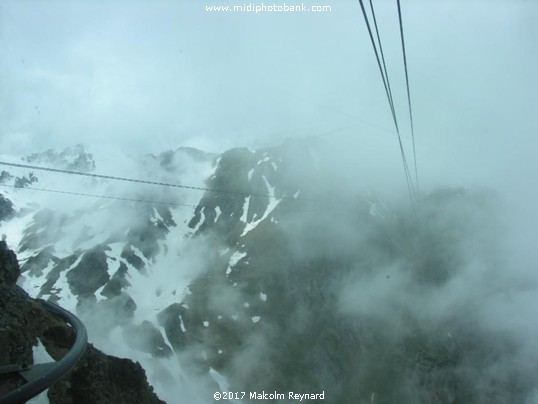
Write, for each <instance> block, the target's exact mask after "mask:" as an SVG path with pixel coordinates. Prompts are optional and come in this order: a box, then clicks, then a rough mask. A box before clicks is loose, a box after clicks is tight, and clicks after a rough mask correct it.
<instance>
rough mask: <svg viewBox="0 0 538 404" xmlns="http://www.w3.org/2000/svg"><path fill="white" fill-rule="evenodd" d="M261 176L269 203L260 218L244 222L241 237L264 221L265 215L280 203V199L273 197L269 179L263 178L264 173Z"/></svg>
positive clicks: (272, 188)
mask: <svg viewBox="0 0 538 404" xmlns="http://www.w3.org/2000/svg"><path fill="white" fill-rule="evenodd" d="M262 178H263V180H264V182H265V186H266V187H267V191H268V193H269V205H268V206H267V208H266V209H265V212H264V214H263V216H262V217H261V218H260V219H258V220H256V221H252V222H250V223H247V224H246V226H245V228H244V229H243V233H241V237H244V236H245V235H246V234H247V233H248V232H249V231H251V230H253V229H254V228H255V227H256V226H257V225H258V224H259V223H260V222H262V221H264V220H265V218H267V216H269V215H270V214H271V212H272V211H273V210H275V208H276V207H277V206H278V204H279V203H280V199H279V198H275V187H272V186H271V184H270V183H269V181H267V178H265V175H263V176H262Z"/></svg>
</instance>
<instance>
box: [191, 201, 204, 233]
mask: <svg viewBox="0 0 538 404" xmlns="http://www.w3.org/2000/svg"><path fill="white" fill-rule="evenodd" d="M204 210H205V206H204V207H202V209H200V215H201V217H200V220H199V221H198V223H196V226H195V227H194V229H192V230H191V234H194V233H196V232H197V231H198V229H199V228H200V226H201V225H202V223H204V221H205V213H204Z"/></svg>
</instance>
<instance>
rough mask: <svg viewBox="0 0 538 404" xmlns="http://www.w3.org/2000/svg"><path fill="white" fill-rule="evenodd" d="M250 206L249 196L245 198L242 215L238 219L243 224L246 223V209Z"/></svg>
mask: <svg viewBox="0 0 538 404" xmlns="http://www.w3.org/2000/svg"><path fill="white" fill-rule="evenodd" d="M249 205H250V195H249V196H247V197H246V198H245V204H244V205H243V214H242V215H241V217H240V218H239V220H241V221H242V222H243V223H246V222H247V213H248V207H249Z"/></svg>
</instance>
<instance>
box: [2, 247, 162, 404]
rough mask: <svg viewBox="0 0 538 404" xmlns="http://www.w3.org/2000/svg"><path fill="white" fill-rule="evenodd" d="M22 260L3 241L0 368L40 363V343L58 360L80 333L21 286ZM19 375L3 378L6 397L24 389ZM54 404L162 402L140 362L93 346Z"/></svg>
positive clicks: (55, 390)
mask: <svg viewBox="0 0 538 404" xmlns="http://www.w3.org/2000/svg"><path fill="white" fill-rule="evenodd" d="M19 273H20V270H19V265H18V262H17V258H16V256H15V254H14V253H13V251H11V250H9V249H8V248H7V245H6V243H5V241H0V352H1V353H2V356H1V357H0V366H2V365H13V364H18V365H20V366H27V365H31V364H33V362H34V358H33V347H34V346H36V345H37V343H38V341H39V342H40V343H41V344H42V345H43V346H44V347H45V349H46V350H47V352H48V354H49V355H50V356H51V357H52V358H54V359H56V360H58V359H60V358H61V357H62V356H63V355H64V354H65V353H66V352H67V351H68V350H69V349H70V347H71V346H72V344H73V342H74V332H73V330H72V328H71V327H70V326H69V325H68V324H66V323H65V322H64V321H63V320H61V319H59V318H58V317H56V316H55V315H53V314H51V313H50V312H48V311H47V310H45V309H44V308H43V306H42V305H41V304H40V303H39V301H37V300H35V299H32V298H30V297H29V296H28V294H27V293H26V292H24V291H23V290H22V289H21V288H19V287H18V286H17V285H16V283H15V282H16V281H17V278H18V275H19ZM23 383H24V380H22V378H20V377H19V376H18V375H17V374H9V375H2V376H1V378H0V395H4V394H6V393H7V392H9V391H11V390H13V389H14V388H16V387H18V386H20V385H22V384H23ZM48 398H49V400H50V402H51V403H62V404H67V403H105V402H111V403H133V402H142V403H162V401H161V400H159V398H158V397H157V395H156V394H155V393H154V391H153V388H152V387H151V386H149V384H148V382H147V379H146V375H145V372H144V370H143V369H142V367H141V366H140V364H139V363H134V362H132V361H130V360H128V359H119V358H115V357H113V356H109V355H106V354H104V353H102V352H101V351H99V350H97V349H95V348H94V347H93V346H92V345H91V344H90V345H89V346H88V348H87V350H86V353H85V354H84V356H83V357H82V359H81V360H80V361H79V363H78V364H77V365H76V367H75V368H74V369H73V370H71V371H70V372H69V373H68V374H67V375H66V376H65V377H64V378H63V379H61V380H60V381H59V382H57V383H56V384H54V385H53V386H52V387H50V388H49V390H48Z"/></svg>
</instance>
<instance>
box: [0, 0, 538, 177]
mask: <svg viewBox="0 0 538 404" xmlns="http://www.w3.org/2000/svg"><path fill="white" fill-rule="evenodd" d="M204 1H205V0H196V1H185V0H183V1H161V2H158V1H122V2H119V1H91V2H90V1H69V2H67V1H61V2H55V1H3V2H2V3H1V5H0V30H1V31H0V54H1V55H2V57H1V59H0V91H1V95H0V147H1V148H2V152H3V153H12V154H22V155H25V154H28V153H30V152H34V151H39V150H45V149H47V148H59V147H66V146H70V145H73V144H76V143H84V144H87V145H89V146H90V147H92V146H95V147H97V146H99V145H100V146H103V145H107V146H110V147H112V148H121V149H122V150H124V151H128V152H129V153H134V154H136V153H140V152H153V153H158V152H160V151H163V150H166V149H170V148H176V147H178V146H181V145H191V146H198V147H201V148H204V149H207V150H209V151H223V150H225V149H226V148H229V147H232V146H241V145H244V146H249V147H253V148H255V147H260V146H265V145H274V144H278V143H279V142H280V141H281V140H282V139H284V138H286V137H291V136H308V135H323V136H326V137H328V138H334V140H335V142H342V143H344V142H350V139H352V140H353V141H352V145H353V146H355V147H361V145H363V144H367V143H366V142H370V143H372V142H373V143H375V142H377V141H380V144H381V145H382V147H380V148H381V149H382V150H384V149H383V148H384V147H385V144H386V143H383V142H385V141H387V142H390V144H391V145H393V148H392V149H391V150H387V156H389V157H390V159H392V158H395V159H398V158H399V156H398V154H397V143H396V137H395V134H394V130H393V125H392V121H391V118H390V114H389V108H388V104H387V101H386V98H385V95H384V90H383V86H382V83H381V79H380V76H379V72H378V71H377V66H376V64H375V58H374V55H373V52H372V49H371V47H370V43H369V39H368V35H367V31H366V28H365V25H364V22H363V20H362V15H361V12H360V8H359V3H358V1H356V0H349V1H348V0H339V1H330V0H319V1H316V2H313V1H308V2H306V4H307V5H313V4H320V5H330V6H331V9H332V10H331V12H325V13H317V14H316V13H269V12H267V13H261V14H254V13H215V12H213V13H209V12H206V11H205V5H206V4H207V5H212V4H224V5H227V4H230V5H233V4H239V5H241V4H248V3H246V2H236V3H234V2H233V1H232V0H207V2H204ZM260 3H261V2H259V3H255V4H260ZM282 3H283V2H281V3H278V4H282ZM295 3H296V2H294V1H289V2H287V4H295ZM375 4H376V7H377V14H378V20H379V23H380V28H381V33H382V36H383V40H384V43H385V54H386V56H387V59H388V64H389V74H391V82H392V87H393V91H394V92H395V97H396V108H397V111H398V114H399V117H400V119H401V122H402V124H401V125H402V126H403V127H404V128H405V130H404V135H405V136H406V137H407V139H408V136H409V133H408V129H407V121H406V117H407V110H406V108H407V104H406V99H405V87H404V81H403V79H404V76H403V67H402V56H401V53H400V48H399V36H398V19H397V12H396V2H395V1H392V0H391V1H388V0H379V1H376V2H375ZM402 7H403V18H404V25H405V34H406V41H407V50H408V63H409V69H410V70H409V74H410V81H411V91H412V99H413V106H414V114H415V116H414V119H415V125H416V139H417V150H418V158H419V169H420V170H421V174H422V175H423V176H426V177H427V176H428V175H429V174H430V173H443V177H447V175H446V174H447V173H448V177H450V173H452V172H453V176H452V178H453V179H454V182H455V183H458V182H459V181H460V177H461V176H462V174H461V173H462V172H466V173H469V171H470V170H469V168H472V169H473V172H474V173H473V175H471V177H472V179H473V180H474V181H477V182H481V181H485V182H487V180H488V178H490V177H491V178H492V177H495V178H501V177H503V178H504V177H506V178H514V177H517V178H518V179H522V178H524V179H525V180H528V177H529V174H528V173H529V172H538V170H536V168H537V165H536V163H534V154H535V151H536V150H537V149H538V140H537V138H538V136H537V128H538V118H537V116H538V114H537V113H536V100H535V95H536V90H537V89H538V87H537V78H536V72H538V28H537V24H536V21H538V7H537V5H536V2H533V1H516V0H511V1H463V0H462V1H452V2H450V1H426V0H415V1H407V0H403V1H402ZM381 139H383V140H381ZM387 139H388V140H387ZM350 144H351V143H350ZM406 144H407V146H408V147H409V142H407V143H406ZM377 152H378V153H381V152H379V151H377ZM510 170H512V171H510ZM458 173H459V174H458ZM432 175H433V174H432Z"/></svg>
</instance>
